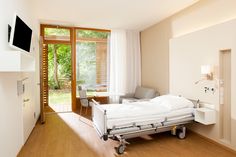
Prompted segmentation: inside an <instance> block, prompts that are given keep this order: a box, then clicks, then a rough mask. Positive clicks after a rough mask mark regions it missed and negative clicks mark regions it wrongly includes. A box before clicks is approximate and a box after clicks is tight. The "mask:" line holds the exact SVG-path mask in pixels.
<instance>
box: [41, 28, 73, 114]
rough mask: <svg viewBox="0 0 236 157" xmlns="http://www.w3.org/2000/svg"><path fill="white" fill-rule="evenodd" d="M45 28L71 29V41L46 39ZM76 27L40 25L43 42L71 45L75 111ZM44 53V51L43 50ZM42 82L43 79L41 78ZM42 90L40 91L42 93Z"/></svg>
mask: <svg viewBox="0 0 236 157" xmlns="http://www.w3.org/2000/svg"><path fill="white" fill-rule="evenodd" d="M45 28H62V29H69V30H70V41H63V40H60V41H58V40H45V36H44V29H45ZM75 32H76V31H75V29H74V28H72V27H64V26H55V25H46V24H41V25H40V36H41V38H42V43H43V44H65V45H70V46H71V65H72V66H71V68H72V69H71V100H72V104H71V107H72V111H73V112H75V111H76V69H75V68H76V66H75V65H76V57H75V56H76V54H75V50H76V49H75V48H76V47H75V43H74V42H75V37H74V34H75ZM42 53H43V52H42ZM40 64H42V62H40ZM41 75H42V71H41V69H40V76H41ZM40 83H42V82H41V80H40ZM41 92H42V91H40V93H41ZM40 99H42V97H41V96H40Z"/></svg>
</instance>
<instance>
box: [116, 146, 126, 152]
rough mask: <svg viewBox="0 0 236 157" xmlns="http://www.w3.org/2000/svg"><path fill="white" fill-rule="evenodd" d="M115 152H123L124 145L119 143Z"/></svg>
mask: <svg viewBox="0 0 236 157" xmlns="http://www.w3.org/2000/svg"><path fill="white" fill-rule="evenodd" d="M116 152H117V154H123V153H124V152H125V145H123V144H121V145H119V146H118V147H117V148H116Z"/></svg>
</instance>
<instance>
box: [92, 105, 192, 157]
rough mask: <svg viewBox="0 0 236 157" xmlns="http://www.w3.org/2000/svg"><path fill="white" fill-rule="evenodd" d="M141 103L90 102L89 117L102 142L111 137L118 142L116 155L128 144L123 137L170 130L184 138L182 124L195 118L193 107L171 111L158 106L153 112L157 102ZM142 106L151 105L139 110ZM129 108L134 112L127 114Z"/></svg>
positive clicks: (184, 131) (184, 129)
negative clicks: (90, 113) (102, 103)
mask: <svg viewBox="0 0 236 157" xmlns="http://www.w3.org/2000/svg"><path fill="white" fill-rule="evenodd" d="M142 103H144V104H137V103H136V104H129V105H131V106H128V104H108V105H100V104H98V103H97V102H95V101H94V103H93V106H92V115H93V116H92V119H93V124H94V128H95V129H96V131H97V133H98V135H99V136H100V138H102V139H103V140H104V141H106V140H108V138H111V139H115V140H118V141H119V142H120V144H119V146H118V147H117V148H116V152H117V153H118V154H123V153H124V151H125V147H126V144H128V142H127V141H126V139H129V138H134V137H139V136H142V135H150V134H156V133H160V132H165V131H171V133H172V135H176V136H177V137H178V138H180V139H184V138H185V136H186V127H185V126H184V125H185V124H188V123H191V122H193V120H194V108H193V106H191V107H189V106H187V107H186V106H185V107H182V108H181V107H180V108H177V109H174V110H170V108H168V107H167V108H165V107H163V106H162V105H161V106H159V108H162V109H160V110H156V111H155V107H156V106H157V105H156V104H154V103H153V102H152V103H150V102H146V104H145V102H142ZM155 103H156V102H155ZM121 105H123V106H121ZM150 105H152V106H150ZM143 106H145V107H151V109H150V110H148V109H146V111H145V112H143V113H142V112H141V111H143V108H142V107H143ZM124 108H127V109H129V112H127V113H126V112H123V111H125V110H126V109H124ZM131 108H132V109H133V110H134V111H135V112H133V114H131V113H130V109H131ZM172 108H173V106H172ZM122 110H123V111H122ZM119 111H120V113H119ZM139 111H140V114H139ZM118 113H119V114H118Z"/></svg>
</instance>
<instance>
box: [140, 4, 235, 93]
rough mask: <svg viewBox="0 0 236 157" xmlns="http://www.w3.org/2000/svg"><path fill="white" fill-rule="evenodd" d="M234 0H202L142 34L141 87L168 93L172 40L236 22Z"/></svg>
mask: <svg viewBox="0 0 236 157" xmlns="http://www.w3.org/2000/svg"><path fill="white" fill-rule="evenodd" d="M235 6H236V1H235V0H200V1H199V2H197V3H196V4H194V5H193V6H191V7H188V8H186V9H185V10H183V11H181V12H179V13H177V14H175V15H173V16H171V17H169V18H167V19H165V20H163V21H161V22H160V23H157V24H156V25H153V26H151V27H150V28H147V29H145V30H144V31H142V32H141V58H142V64H141V65H142V85H144V86H149V87H155V88H156V89H157V90H158V91H159V92H160V93H161V94H166V93H168V92H169V39H171V38H173V37H177V36H180V35H183V34H186V33H189V32H194V31H196V30H200V29H202V28H207V27H209V26H213V25H215V24H218V23H222V22H223V21H228V20H229V19H233V18H236V9H235Z"/></svg>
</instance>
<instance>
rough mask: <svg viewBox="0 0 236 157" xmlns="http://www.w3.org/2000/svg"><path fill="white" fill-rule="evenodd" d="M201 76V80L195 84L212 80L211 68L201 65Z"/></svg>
mask: <svg viewBox="0 0 236 157" xmlns="http://www.w3.org/2000/svg"><path fill="white" fill-rule="evenodd" d="M201 75H202V79H201V80H198V81H197V82H195V84H198V83H199V82H201V81H204V80H213V79H214V78H213V67H212V66H210V65H202V66H201Z"/></svg>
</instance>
